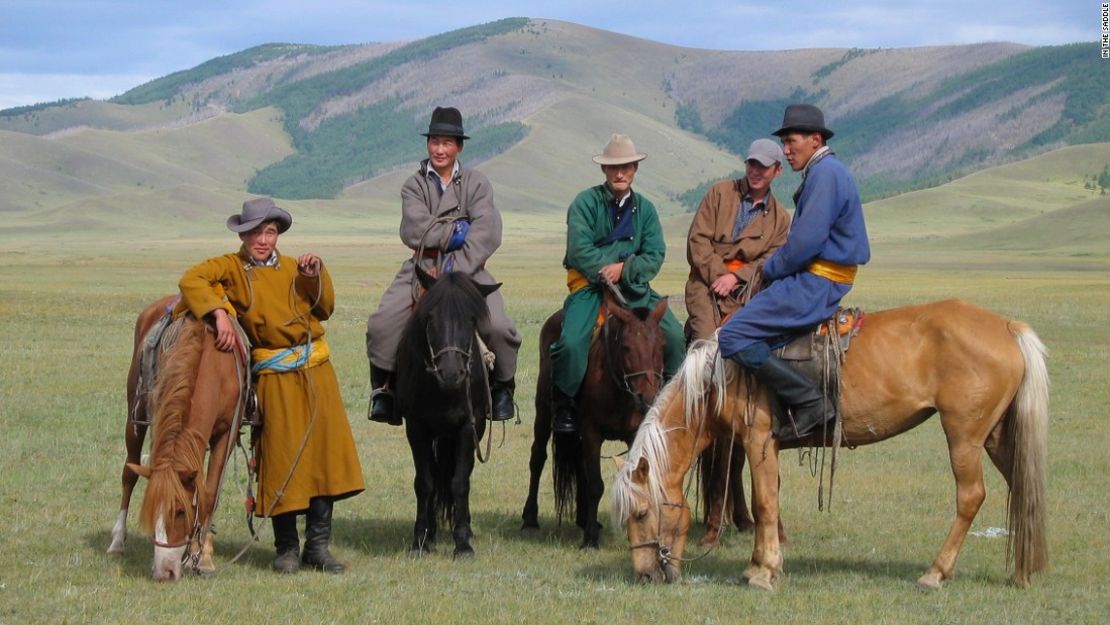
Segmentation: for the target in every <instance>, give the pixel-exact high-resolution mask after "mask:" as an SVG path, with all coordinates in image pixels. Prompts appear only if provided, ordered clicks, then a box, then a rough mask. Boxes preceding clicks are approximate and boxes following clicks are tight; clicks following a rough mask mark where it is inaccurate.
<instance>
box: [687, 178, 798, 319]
mask: <svg viewBox="0 0 1110 625" xmlns="http://www.w3.org/2000/svg"><path fill="white" fill-rule="evenodd" d="M747 190H748V182H747V180H745V179H743V178H741V179H739V180H722V181H721V182H718V183H717V184H715V185H713V186H712V187H710V188H709V191H707V192H706V194H705V197H704V198H702V200H701V204H700V205H699V206H698V210H697V212H696V213H694V219H693V221H692V222H690V232H689V234H688V235H687V237H686V260H687V262H689V263H690V277H689V279H688V280H687V282H686V311H687V313H688V314H689V318H688V319H687V321H686V337H687V339H689V340H693V339H701V338H708V337H710V336H712V335H713V331H714V330H716V329H717V327H718V326H719V325H720V323H721V321H722V320H723V319H724V318H725V317H726V316H728V315H729V314H731V313H733V312H734V311H735V310H736V309H737V308H739V306H740V303H739V295H740V293H742V290H741V289H737V291H736V292H734V294H733V295H732V296H729V297H725V298H721V297H718V296H716V295H714V294H713V292H712V291H710V290H709V285H710V284H712V283H713V281H714V280H716V279H717V278H718V277H720V276H722V275H724V274H725V273H726V272H728V271H729V269H728V266H727V264H728V261H731V260H739V261H742V262H743V263H744V266H743V267H741V268H739V269H737V270H736V271H734V272H733V273H735V274H736V277H737V278H739V279H740V286H741V287H743V286H746V285H747V284H748V282H750V281H751V279H752V276H753V275H755V272H756V271H758V269H759V266H760V265H761V264H762V263H763V261H764V260H766V258H767V257H768V256H770V255H771V253H772V252H774V251H775V250H777V249H778V248H780V247H782V245H783V243H785V242H786V235H787V233H788V232H789V231H790V215H788V214H787V213H786V210H785V209H783V207H782V205H780V204H779V202H778V200H776V199H775V196H774V194H773V193H772V194H770V195H768V197H767V203H766V205H765V207H764V210H763V212H762V213H759V214H758V215H756V217H755V219H753V220H752V222H751V223H750V224H748V225H747V227H746V228H744V231H743V232H741V233H740V237H739V238H737V239H736V240H735V241H734V240H733V239H732V230H733V228H734V227H735V225H736V211H737V210H738V209H739V207H740V201H741V199H742V198H743V197H744V194H745V193H746V192H747Z"/></svg>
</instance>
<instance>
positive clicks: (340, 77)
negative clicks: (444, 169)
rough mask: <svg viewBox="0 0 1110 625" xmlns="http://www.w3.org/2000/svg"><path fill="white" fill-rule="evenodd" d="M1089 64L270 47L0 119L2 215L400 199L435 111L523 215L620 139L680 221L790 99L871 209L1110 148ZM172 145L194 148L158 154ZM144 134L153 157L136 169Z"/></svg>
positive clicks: (500, 40) (558, 31) (592, 35)
mask: <svg viewBox="0 0 1110 625" xmlns="http://www.w3.org/2000/svg"><path fill="white" fill-rule="evenodd" d="M1096 56H1097V55H1095V54H1091V46H1090V45H1085V44H1077V45H1070V46H1053V47H1042V48H1029V47H1025V46H1020V45H1015V44H1005V43H987V44H977V45H968V46H938V47H926V48H912V49H869V50H863V49H850V50H845V49H808V50H786V51H781V52H723V51H710V50H697V49H690V48H679V47H675V46H670V45H664V44H659V43H656V42H651V41H647V40H643V39H637V38H634V37H628V36H624V35H618V34H615V33H611V32H605V31H601V30H596V29H592V28H588V27H583V26H579V25H575V24H569V23H565V22H558V21H553V20H543V19H526V18H512V19H506V20H500V21H497V22H492V23H489V24H483V25H480V26H475V27H471V28H465V29H461V30H457V31H452V32H449V33H444V34H441V35H437V36H434V37H429V38H426V39H420V40H415V41H397V42H386V43H372V44H365V45H350V46H334V47H323V46H311V45H299V44H268V45H264V46H259V47H256V48H251V49H248V50H244V51H242V52H239V53H236V54H232V55H228V56H225V57H220V58H217V59H213V60H211V61H208V62H206V63H203V64H201V65H199V66H197V67H195V68H192V69H189V70H186V71H182V72H177V73H174V74H171V75H169V76H166V77H163V78H160V79H157V80H154V81H152V82H150V83H147V84H145V85H141V86H139V87H136V88H135V89H132V90H131V91H128V92H127V93H124V94H122V95H120V96H118V97H116V98H114V99H112V100H111V101H109V102H98V101H92V100H77V101H66V102H61V103H56V104H46V105H36V106H33V107H20V108H17V109H8V110H6V111H0V132H4V131H6V133H5V134H4V135H3V137H4V139H5V140H4V141H3V142H2V145H0V167H2V169H0V172H3V173H4V174H5V176H4V177H5V178H8V177H10V176H8V175H7V174H12V173H14V174H16V176H15V177H16V178H18V179H19V180H18V181H17V182H13V181H11V180H8V181H7V182H4V183H0V184H2V185H4V186H0V210H7V211H13V210H30V209H34V208H36V207H45V206H56V205H59V203H65V202H67V201H70V200H72V199H73V198H76V197H81V196H82V195H83V194H85V193H90V194H92V195H93V196H96V195H97V194H103V193H106V192H107V191H106V190H105V188H104V187H105V185H106V184H107V185H108V186H109V187H112V188H113V189H115V191H113V192H118V188H117V187H118V184H117V183H119V184H124V186H126V184H133V185H135V186H137V187H140V188H142V187H143V186H144V185H147V186H151V187H152V188H162V187H160V186H159V185H162V184H166V185H169V184H172V183H173V182H174V181H175V180H176V181H177V182H180V183H188V184H192V185H199V186H200V187H203V186H205V185H206V184H208V185H210V184H218V185H219V186H220V187H221V188H223V189H227V190H236V189H238V190H239V191H240V192H241V191H243V190H246V191H249V192H250V193H258V194H269V195H274V196H277V197H282V198H334V197H352V198H359V197H378V196H380V197H383V198H384V197H392V198H395V197H396V189H397V187H398V184H397V181H398V180H399V178H400V177H403V176H402V174H401V173H398V172H402V171H406V172H407V171H411V168H412V166H413V163H415V162H416V161H417V160H419V159H420V158H421V157H422V156H423V143H422V141H421V140H420V139H419V137H418V133H419V132H421V131H422V130H423V129H424V128H426V123H427V118H428V114H429V112H430V111H431V109H432V108H433V107H434V106H436V105H440V104H450V105H454V106H457V107H459V108H460V109H461V110H462V111H463V112H464V114H465V116H466V124H467V130H468V133H469V134H470V135H471V137H472V140H471V141H470V142H468V143H467V145H466V149H465V152H464V154H463V158H464V161H465V162H466V163H468V164H481V167H482V168H483V169H485V170H487V173H490V174H491V175H494V174H496V175H498V176H503V177H504V178H505V179H506V180H509V181H512V182H511V183H510V184H509V185H508V186H507V187H506V186H504V185H502V186H501V187H499V188H498V192H499V195H503V196H504V197H505V198H506V199H507V200H508V202H507V206H508V207H509V209H511V210H560V209H562V208H564V207H565V205H566V203H567V202H568V201H569V198H570V197H571V196H572V195H573V191H574V190H575V189H577V188H580V187H583V186H585V185H586V184H588V183H591V182H593V181H595V179H596V178H597V177H598V175H597V172H596V167H595V166H593V165H592V163H590V162H589V158H588V157H589V155H591V154H593V153H596V152H597V151H599V150H600V148H601V146H602V145H603V144H604V142H605V140H606V138H607V137H608V135H609V134H610V133H611V132H614V131H621V132H628V133H629V134H631V135H632V136H633V138H634V140H635V141H636V142H637V145H638V146H639V147H640V148H641V149H642V150H644V151H646V152H648V153H649V155H650V157H649V160H648V161H647V162H646V163H645V169H644V175H643V176H642V177H641V178H642V179H643V180H644V183H645V184H644V186H645V188H646V189H647V190H649V191H650V192H651V193H652V194H653V195H654V196H655V197H657V198H659V204H660V205H661V207H662V208H664V209H665V210H666V209H668V208H669V209H672V210H681V207H680V206H679V203H680V201H681V200H680V199H679V198H681V197H682V195H683V193H684V192H686V191H688V190H689V189H691V188H693V187H695V186H696V185H698V184H699V183H702V182H704V181H707V180H711V179H714V178H719V177H723V176H726V175H728V174H729V173H730V172H732V171H733V170H735V169H737V168H739V167H740V163H739V159H738V158H737V156H736V155H737V154H740V153H742V152H743V150H744V149H746V147H747V143H748V142H749V141H750V140H751V139H753V138H755V137H757V136H765V135H766V134H768V133H769V132H770V131H771V130H773V129H774V128H776V127H777V126H778V124H779V122H780V121H781V116H782V109H783V107H784V106H785V105H786V104H787V103H790V102H794V101H807V102H813V103H816V104H818V105H820V106H821V107H822V108H823V109H824V110H825V113H826V119H827V120H828V123H829V126H830V127H832V128H833V129H834V130H835V131H836V132H837V136H836V137H835V138H834V139H833V146H834V149H835V150H837V152H838V154H840V156H841V157H842V158H844V159H845V160H846V161H847V162H848V163H849V164H850V166H851V167H852V168H853V171H854V172H855V174H856V176H857V178H858V179H859V181H860V184H861V188H862V189H863V190H864V192H865V195H867V196H869V197H880V196H885V195H892V194H895V193H898V192H901V191H905V190H908V189H915V188H921V187H924V186H931V185H936V184H939V183H941V182H944V181H946V180H950V179H954V178H957V177H959V176H961V175H964V174H966V173H968V172H972V171H975V170H977V169H980V168H982V167H986V166H990V165H995V164H999V163H1003V162H1008V161H1012V160H1016V159H1018V158H1022V157H1026V156H1030V155H1034V154H1037V153H1041V152H1045V151H1047V150H1050V149H1054V148H1059V147H1062V146H1065V145H1073V144H1082V143H1091V142H1098V141H1108V140H1110V91H1107V90H1106V89H1105V88H1104V85H1105V84H1106V79H1107V78H1108V76H1107V71H1108V70H1107V66H1106V65H1105V64H1104V63H1100V62H1099V61H1100V59H1098V58H1096ZM219 120H223V121H222V122H220V121H219ZM213 123H224V124H226V125H228V126H229V127H230V126H237V125H239V124H244V125H246V126H249V127H247V128H243V129H241V130H239V131H236V132H240V133H243V135H244V137H246V136H249V137H250V138H249V139H247V140H248V143H246V144H241V143H240V142H239V141H237V140H230V139H232V137H225V136H221V135H220V134H219V133H218V132H217V133H210V134H209V135H208V136H206V137H205V138H204V139H203V140H205V141H212V142H214V143H213V145H212V149H214V150H215V151H217V152H220V154H221V156H220V157H219V158H218V159H217V160H215V161H210V160H209V159H208V158H207V157H205V156H202V155H201V153H203V152H204V150H206V149H207V148H206V147H205V146H204V145H200V144H198V143H195V141H200V139H199V138H189V139H184V138H185V137H190V135H189V133H188V132H180V133H179V132H176V131H186V130H187V129H192V128H205V127H209V128H210V127H211V126H205V125H206V124H208V125H210V124H213ZM266 124H269V126H267V127H266V128H262V126H263V125H266ZM159 132H161V133H166V138H167V139H169V138H171V137H178V138H182V139H183V140H186V141H191V142H194V143H190V144H189V149H187V150H185V152H184V153H182V154H180V155H179V154H177V153H176V151H175V150H172V149H167V148H161V150H162V151H161V152H158V150H159V148H156V146H155V145H154V144H156V143H157V141H156V140H154V139H153V138H152V136H153V135H152V134H151V133H159ZM229 132H230V131H229ZM234 134H235V133H232V135H234ZM17 135H18V136H17ZM83 135H88V136H90V137H94V138H88V139H82V138H81V137H82V136H83ZM262 136H264V137H265V139H262V138H261V137H262ZM136 137H137V138H136ZM279 138H280V142H283V143H284V145H282V146H280V147H278V146H276V144H274V143H272V142H273V141H277V140H279ZM225 139H228V140H225ZM136 141H137V142H138V144H139V145H138V149H140V152H144V151H147V150H154V151H155V152H157V154H152V155H151V156H156V158H154V159H153V160H149V159H145V158H142V159H139V160H141V161H142V162H139V163H136V162H132V160H131V159H129V158H127V154H132V153H134V152H133V151H132V146H131V144H132V143H134V142H136ZM250 141H263V143H264V145H263V146H261V147H258V148H257V149H256V148H255V147H254V146H253V145H252V144H251V143H249V142H250ZM229 150H230V153H229ZM248 152H249V153H248ZM144 153H145V152H144ZM25 154H31V155H39V156H35V157H33V158H30V159H27V158H24V155H25ZM179 156H180V158H181V159H182V160H180V161H178V160H177V159H178V157H179ZM43 159H44V160H43ZM106 159H107V160H106ZM229 161H238V162H237V163H232V162H229ZM216 163H224V164H226V167H224V166H221V167H218V168H217V169H219V171H220V175H218V176H216V178H215V179H213V178H212V176H211V175H210V172H206V171H205V169H206V168H207V167H208V165H212V164H216ZM193 167H199V168H200V170H199V171H198V172H195V173H194V172H193V171H192V168H193ZM136 168H137V169H136ZM224 174H227V175H224ZM32 181H33V182H32ZM105 181H107V182H105ZM125 183H126V184H125ZM638 183H639V180H638ZM31 187H33V188H34V190H31ZM502 189H504V190H502ZM690 195H693V196H696V195H697V194H696V193H694V194H690ZM687 201H688V200H687Z"/></svg>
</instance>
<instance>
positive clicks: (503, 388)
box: [490, 378, 516, 421]
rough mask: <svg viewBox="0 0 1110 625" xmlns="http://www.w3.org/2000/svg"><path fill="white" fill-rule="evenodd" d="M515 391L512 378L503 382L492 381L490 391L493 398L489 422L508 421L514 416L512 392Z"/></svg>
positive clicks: (514, 382) (514, 383)
mask: <svg viewBox="0 0 1110 625" xmlns="http://www.w3.org/2000/svg"><path fill="white" fill-rule="evenodd" d="M515 390H516V380H515V379H514V378H509V379H508V380H507V381H505V382H499V381H496V380H495V381H494V383H493V388H492V389H490V391H491V395H492V396H493V414H492V415H491V416H490V419H491V420H493V421H508V420H509V419H512V418H513V417H514V416H515V414H516V410H515V407H514V406H513V391H515Z"/></svg>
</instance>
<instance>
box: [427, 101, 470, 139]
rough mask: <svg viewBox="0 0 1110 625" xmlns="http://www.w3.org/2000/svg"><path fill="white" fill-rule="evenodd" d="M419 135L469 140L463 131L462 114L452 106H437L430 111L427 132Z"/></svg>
mask: <svg viewBox="0 0 1110 625" xmlns="http://www.w3.org/2000/svg"><path fill="white" fill-rule="evenodd" d="M420 134H422V135H424V136H425V137H433V136H434V137H458V138H459V139H469V138H470V137H468V136H466V134H465V132H464V131H463V121H462V113H460V112H459V109H457V108H455V107H453V106H448V107H442V106H437V107H436V110H434V111H432V121H431V123H429V124H428V132H423V133H420Z"/></svg>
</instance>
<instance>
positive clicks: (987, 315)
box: [613, 300, 1048, 589]
mask: <svg viewBox="0 0 1110 625" xmlns="http://www.w3.org/2000/svg"><path fill="white" fill-rule="evenodd" d="M717 349H718V348H717V344H716V342H715V341H703V342H700V343H698V344H695V345H694V347H692V348H691V350H690V352H689V353H688V354H687V357H686V360H685V362H684V363H683V366H682V369H681V371H680V372H679V374H677V375H676V376H675V379H674V380H672V381H671V383H670V384H668V385H667V386H666V387H665V388H664V390H663V391H662V392H661V393H660V396H659V399H658V400H657V401H656V403H655V405H654V406H653V407H652V409H651V411H650V412H649V414H648V417H647V419H646V420H645V421H644V424H643V426H642V427H641V428H640V431H639V433H638V434H637V436H636V440H635V442H634V443H633V445H632V450H631V452H630V453H629V459H628V462H627V463H626V464H625V466H624V467H622V469H621V471H620V472H619V473H618V475H617V478H616V485H615V488H614V493H613V515H614V519H615V520H617V521H618V522H620V523H621V524H623V525H625V526H626V527H627V530H628V539H629V542H630V544H631V547H632V566H633V569H634V571H635V573H636V575H637V576H638V578H639V579H641V580H644V581H646V580H655V581H660V580H666V581H674V580H675V579H677V578H678V577H679V575H680V567H681V562H682V557H683V552H684V548H685V544H686V532H687V529H688V528H689V524H690V509H689V507H688V506H687V504H686V501H685V499H684V497H683V492H682V483H683V477H684V475H685V474H686V472H687V471H688V470H689V468H690V464H691V462H693V459H694V458H695V456H696V454H698V453H700V451H701V450H702V449H704V448H705V447H706V446H707V445H708V444H709V443H710V441H712V440H714V439H715V438H719V437H721V436H731V434H732V432H734V431H735V432H736V438H737V439H738V440H740V441H741V442H742V444H743V445H744V449H745V451H746V454H747V456H748V462H749V463H750V464H751V467H752V507H753V512H754V517H755V520H756V530H755V544H754V547H753V551H752V558H751V563H750V564H749V566H748V567H747V569H746V570H745V571H744V574H743V576H744V578H745V579H747V581H748V583H749V584H751V585H752V586H755V587H759V588H765V589H773V588H774V583H775V581H776V579H777V577H778V576H779V575H780V573H781V571H782V564H783V557H782V552H781V550H780V545H779V534H778V531H777V527H776V526H777V523H778V516H779V507H778V501H779V500H778V497H779V476H778V451H779V444H778V441H777V440H776V439H774V438H773V437H772V435H771V415H770V412H769V410H768V407H767V397H766V394H765V393H764V392H763V391H762V389H754V390H755V392H756V397H755V406H756V409H755V411H754V415H748V416H745V415H744V412H745V409H744V408H745V405H746V404H747V402H748V392H749V389H748V388H746V378H747V377H748V376H745V375H739V374H738V373H739V368H738V367H737V366H736V365H735V364H734V363H732V362H731V361H728V360H726V359H722V358H721V357H720V356H719V355H718V351H717ZM842 376H843V377H842V380H843V382H842V385H841V386H842V393H841V404H840V409H841V415H842V418H843V444H844V445H847V446H849V447H854V446H856V445H866V444H869V443H875V442H878V441H881V440H885V439H887V438H890V437H892V436H896V435H898V434H901V433H902V432H905V431H907V430H910V429H911V428H913V427H915V426H917V425H918V424H920V423H922V422H923V421H925V420H926V419H927V418H928V417H929V416H931V415H932V414H933V413H934V412H939V413H940V421H941V427H942V428H943V429H944V434H945V437H946V438H947V441H948V451H949V455H950V459H951V466H952V472H953V473H954V475H955V478H956V518H955V520H954V521H953V523H952V528H951V529H950V530H949V532H948V536H947V538H946V539H945V541H944V544H943V545H942V546H941V549H940V553H939V554H937V557H936V559H935V560H934V561H933V564H932V566H931V567H930V568H929V570H928V571H926V573H925V574H924V575H923V576H922V577H921V578H920V579H918V584H919V585H920V586H921V587H923V588H939V587H940V585H941V583H942V582H943V581H944V580H946V579H949V578H951V577H952V575H953V573H954V570H955V567H956V558H957V556H958V555H959V552H960V547H961V546H962V544H963V541H964V538H965V537H966V536H967V532H968V529H969V528H970V526H971V522H972V520H973V519H974V518H975V515H976V513H977V512H978V511H979V507H980V506H981V505H982V503H983V499H984V497H985V490H984V487H983V469H982V457H981V453H982V449H984V448H985V449H986V450H987V455H988V456H989V457H990V459H991V461H992V462H993V463H994V465H995V467H997V468H998V470H999V471H1000V472H1001V473H1002V475H1003V476H1004V477H1005V479H1006V482H1007V484H1008V485H1009V495H1010V496H1009V515H1008V516H1009V528H1010V544H1009V546H1008V551H1009V556H1010V557H1011V558H1012V560H1013V562H1014V572H1013V575H1012V577H1011V579H1012V581H1013V582H1014V583H1016V584H1017V585H1020V586H1028V584H1029V582H1030V577H1031V576H1032V574H1033V573H1036V572H1037V571H1040V570H1043V569H1044V568H1045V567H1046V566H1047V564H1048V548H1047V543H1046V536H1045V506H1046V503H1047V502H1046V501H1045V470H1046V456H1047V430H1048V372H1047V369H1046V367H1045V347H1044V345H1043V344H1042V343H1041V341H1040V339H1039V338H1037V335H1036V334H1035V333H1034V332H1033V330H1032V329H1031V328H1030V327H1029V326H1028V325H1026V324H1024V323H1022V322H1020V321H1010V320H1007V319H1004V318H1002V317H999V316H998V315H996V314H994V313H991V312H989V311H986V310H983V309H980V308H976V307H974V306H972V305H970V304H967V303H964V302H961V301H956V300H949V301H943V302H935V303H931V304H923V305H920V306H909V307H905V308H896V309H892V310H887V311H882V312H876V313H873V314H870V315H868V316H867V318H866V320H865V321H864V325H863V330H862V332H861V333H860V334H859V336H857V337H856V338H855V340H854V341H853V342H852V345H851V349H850V351H849V352H848V353H847V357H846V360H845V362H844V365H843V370H842ZM824 436H825V435H824V434H817V435H814V436H813V437H812V438H811V439H810V440H808V441H803V443H809V444H813V445H822V444H829V443H830V441H829V440H822V438H821V437H824Z"/></svg>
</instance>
